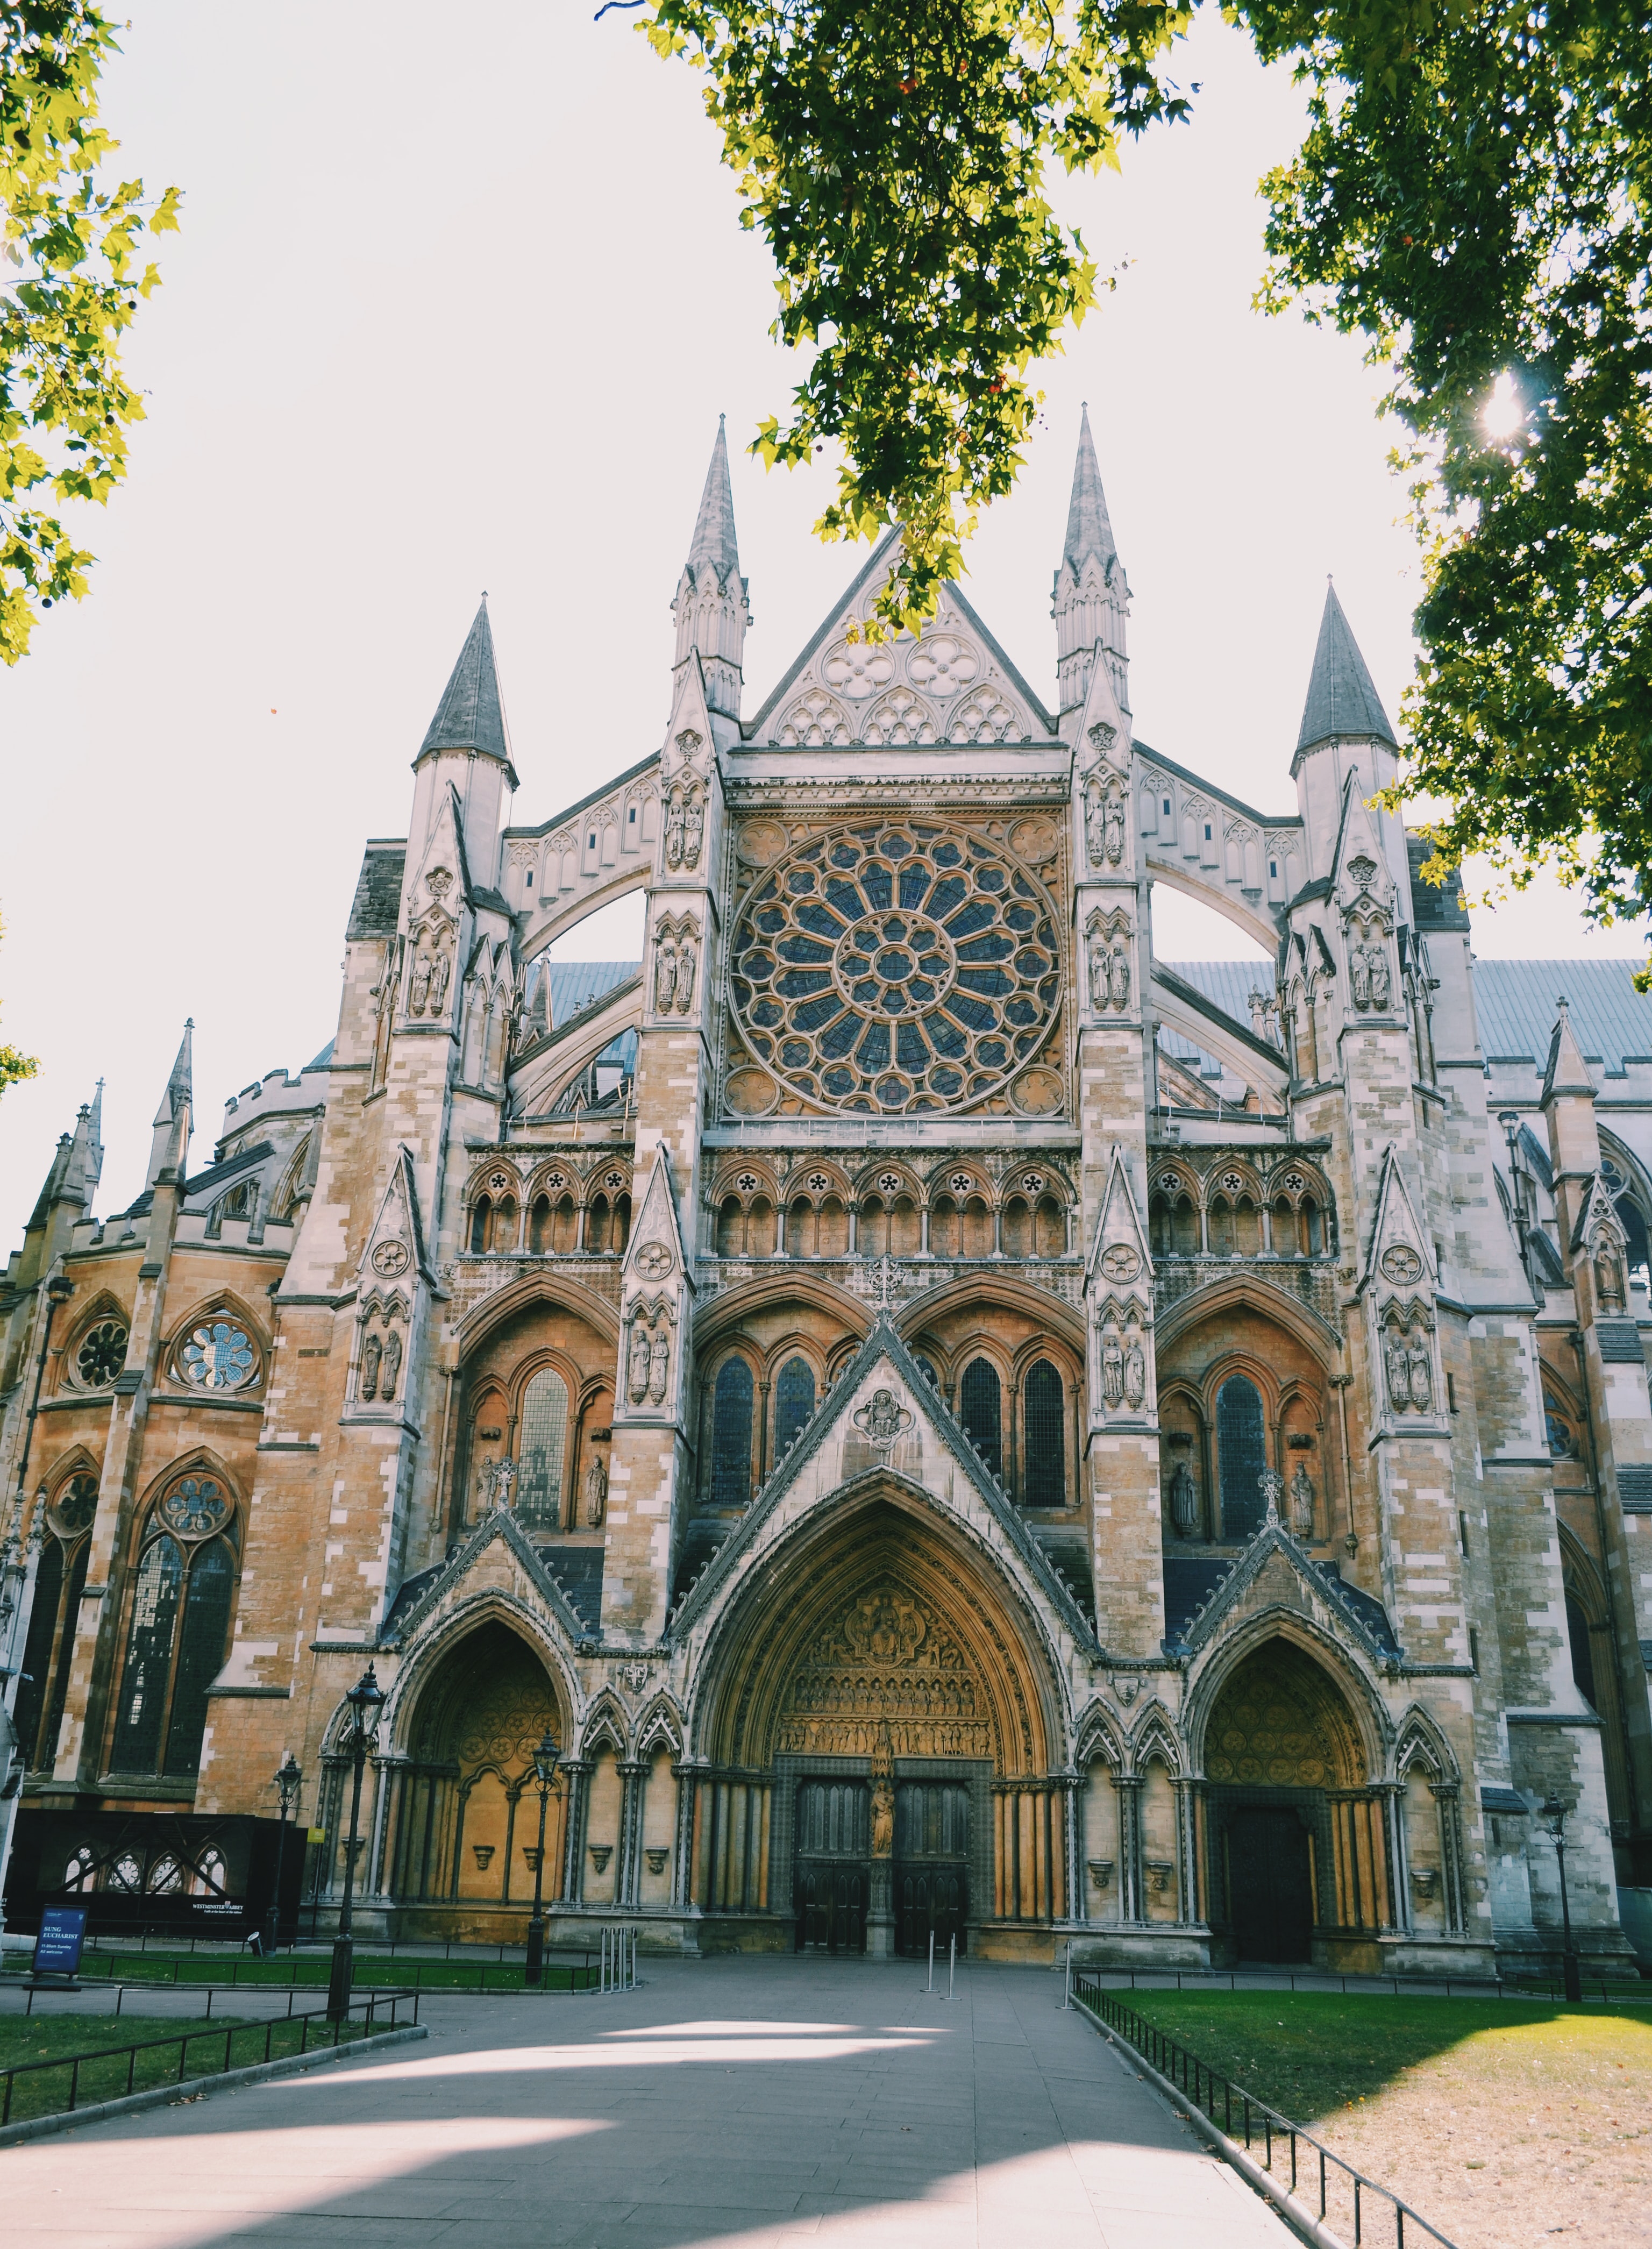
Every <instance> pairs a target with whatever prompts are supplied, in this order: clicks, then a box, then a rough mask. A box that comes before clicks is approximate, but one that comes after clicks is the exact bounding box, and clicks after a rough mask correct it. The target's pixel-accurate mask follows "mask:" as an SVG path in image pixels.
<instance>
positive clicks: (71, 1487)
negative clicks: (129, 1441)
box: [52, 1475, 98, 1538]
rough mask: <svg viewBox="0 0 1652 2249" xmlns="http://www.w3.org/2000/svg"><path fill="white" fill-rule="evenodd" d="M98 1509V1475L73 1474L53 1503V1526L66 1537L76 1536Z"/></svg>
mask: <svg viewBox="0 0 1652 2249" xmlns="http://www.w3.org/2000/svg"><path fill="white" fill-rule="evenodd" d="M97 1511H98V1480H97V1478H96V1476H94V1475H74V1476H71V1477H70V1478H69V1481H68V1482H67V1483H65V1485H64V1486H63V1488H62V1489H61V1490H60V1491H59V1493H58V1495H57V1496H56V1498H55V1499H53V1501H52V1529H53V1530H57V1531H59V1532H61V1533H62V1535H63V1536H64V1537H65V1538H72V1537H76V1536H78V1534H79V1532H80V1531H82V1530H85V1529H86V1525H87V1524H88V1523H90V1522H91V1520H92V1518H93V1516H94V1515H95V1514H96V1513H97Z"/></svg>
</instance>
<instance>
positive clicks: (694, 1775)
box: [671, 1757, 700, 1913]
mask: <svg viewBox="0 0 1652 2249" xmlns="http://www.w3.org/2000/svg"><path fill="white" fill-rule="evenodd" d="M671 1771H672V1772H673V1774H674V1775H675V1776H676V1779H677V1835H676V1842H675V1847H674V1849H673V1852H672V1858H671V1904H672V1906H673V1908H674V1909H676V1911H678V1913H683V1912H688V1911H693V1910H697V1909H698V1901H697V1900H696V1898H695V1895H694V1815H695V1812H696V1809H697V1807H698V1805H699V1778H700V1766H699V1762H698V1760H697V1759H695V1758H693V1757H685V1758H684V1759H683V1761H682V1763H681V1764H674V1765H673V1766H672V1767H671Z"/></svg>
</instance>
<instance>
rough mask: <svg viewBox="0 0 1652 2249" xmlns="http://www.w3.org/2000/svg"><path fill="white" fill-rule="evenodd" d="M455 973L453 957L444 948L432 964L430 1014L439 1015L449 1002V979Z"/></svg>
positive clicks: (444, 947)
mask: <svg viewBox="0 0 1652 2249" xmlns="http://www.w3.org/2000/svg"><path fill="white" fill-rule="evenodd" d="M452 973H453V956H452V954H451V953H450V952H449V951H448V949H447V947H446V946H443V947H442V949H441V951H440V952H439V953H437V955H436V957H435V959H433V960H432V961H431V963H430V1013H431V1014H433V1015H439V1014H441V1012H442V1009H443V1008H444V1006H445V1005H446V1002H447V984H448V979H449V977H450V976H451V974H452Z"/></svg>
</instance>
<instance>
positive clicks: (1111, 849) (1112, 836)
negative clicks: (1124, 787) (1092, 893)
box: [1101, 790, 1125, 867]
mask: <svg viewBox="0 0 1652 2249" xmlns="http://www.w3.org/2000/svg"><path fill="white" fill-rule="evenodd" d="M1101 848H1102V849H1103V850H1104V851H1105V853H1106V855H1107V863H1108V865H1109V866H1112V867H1116V866H1117V865H1118V864H1119V861H1120V860H1121V859H1122V858H1123V857H1124V856H1125V810H1124V805H1123V802H1122V801H1121V799H1120V798H1119V794H1118V792H1117V791H1116V790H1115V791H1114V792H1113V793H1112V795H1110V796H1109V797H1108V799H1107V817H1106V820H1105V823H1104V825H1103V828H1102V836H1101Z"/></svg>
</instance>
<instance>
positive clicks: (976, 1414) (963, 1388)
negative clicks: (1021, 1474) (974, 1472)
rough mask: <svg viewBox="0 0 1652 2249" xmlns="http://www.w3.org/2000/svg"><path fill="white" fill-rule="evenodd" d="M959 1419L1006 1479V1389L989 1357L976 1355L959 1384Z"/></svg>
mask: <svg viewBox="0 0 1652 2249" xmlns="http://www.w3.org/2000/svg"><path fill="white" fill-rule="evenodd" d="M958 1398H959V1416H958V1418H959V1420H960V1421H961V1422H962V1423H963V1425H964V1429H965V1433H966V1434H967V1436H968V1439H969V1441H970V1443H971V1444H972V1445H974V1448H975V1450H976V1451H977V1452H978V1453H979V1454H980V1455H981V1458H982V1460H983V1461H985V1462H986V1463H987V1466H988V1468H990V1469H991V1471H992V1473H993V1474H994V1475H995V1476H996V1477H997V1478H998V1480H999V1482H1001V1483H1002V1481H1003V1475H1004V1440H1003V1393H1002V1389H1001V1388H1000V1386H999V1381H998V1370H997V1368H996V1367H995V1366H994V1365H993V1364H992V1362H991V1361H990V1360H989V1359H985V1358H972V1359H971V1360H970V1362H969V1364H968V1365H967V1367H966V1368H965V1369H964V1379H963V1381H962V1382H961V1383H960V1386H959V1392H958Z"/></svg>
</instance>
